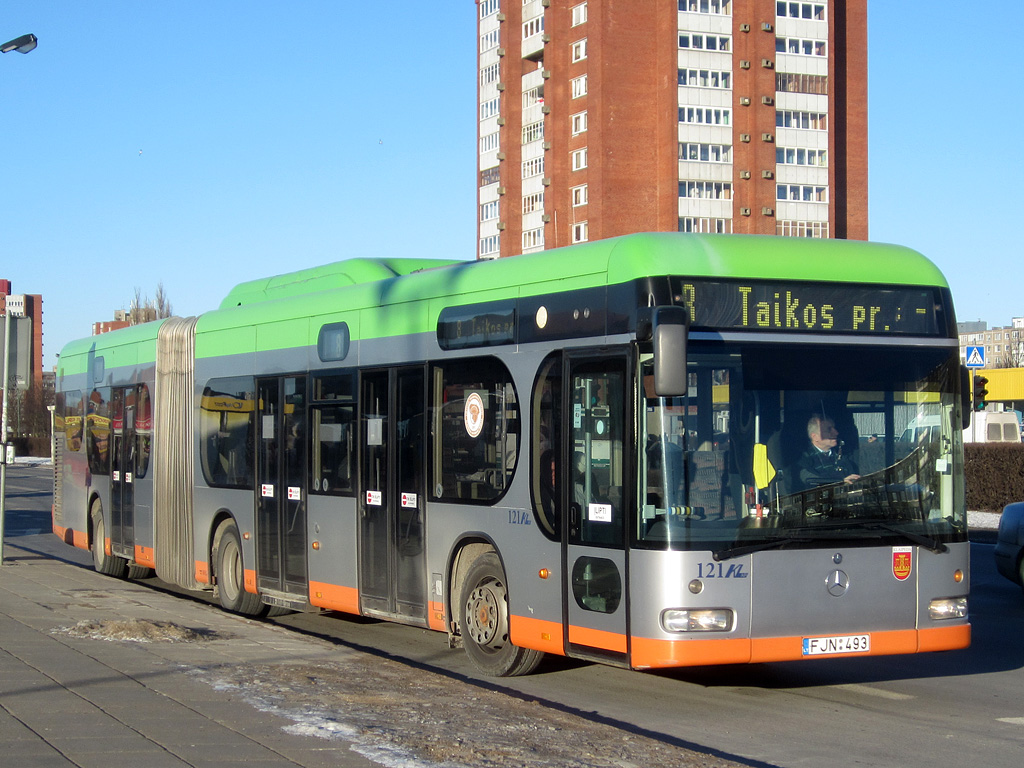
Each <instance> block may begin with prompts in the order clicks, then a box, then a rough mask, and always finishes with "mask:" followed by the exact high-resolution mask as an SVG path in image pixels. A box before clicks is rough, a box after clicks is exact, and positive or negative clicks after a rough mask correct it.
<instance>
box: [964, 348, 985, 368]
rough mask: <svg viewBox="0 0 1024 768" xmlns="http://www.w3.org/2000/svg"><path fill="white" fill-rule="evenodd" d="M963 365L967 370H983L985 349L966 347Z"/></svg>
mask: <svg viewBox="0 0 1024 768" xmlns="http://www.w3.org/2000/svg"><path fill="white" fill-rule="evenodd" d="M965 365H966V366H967V367H968V368H984V367H985V347H968V348H967V362H966V363H965Z"/></svg>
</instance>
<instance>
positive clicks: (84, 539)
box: [71, 530, 89, 549]
mask: <svg viewBox="0 0 1024 768" xmlns="http://www.w3.org/2000/svg"><path fill="white" fill-rule="evenodd" d="M71 543H72V544H74V545H75V546H76V547H78V548H79V549H88V548H89V534H88V533H86V532H85V531H74V530H73V531H71Z"/></svg>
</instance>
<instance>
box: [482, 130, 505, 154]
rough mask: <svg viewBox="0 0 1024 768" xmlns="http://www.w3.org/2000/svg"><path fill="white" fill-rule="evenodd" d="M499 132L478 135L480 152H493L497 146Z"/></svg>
mask: <svg viewBox="0 0 1024 768" xmlns="http://www.w3.org/2000/svg"><path fill="white" fill-rule="evenodd" d="M499 135H500V134H499V133H498V132H497V131H495V132H494V133H488V134H487V135H486V136H481V137H480V153H481V154H483V153H484V152H494V151H495V150H496V149H497V148H498V137H499Z"/></svg>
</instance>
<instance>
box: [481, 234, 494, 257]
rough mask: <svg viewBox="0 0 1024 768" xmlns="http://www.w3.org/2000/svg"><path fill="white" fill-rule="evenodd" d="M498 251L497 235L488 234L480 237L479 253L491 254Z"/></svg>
mask: <svg viewBox="0 0 1024 768" xmlns="http://www.w3.org/2000/svg"><path fill="white" fill-rule="evenodd" d="M497 252H498V236H497V235H488V236H487V237H481V238H480V255H481V256H493V255H494V254H496V253H497Z"/></svg>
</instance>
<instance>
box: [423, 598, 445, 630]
mask: <svg viewBox="0 0 1024 768" xmlns="http://www.w3.org/2000/svg"><path fill="white" fill-rule="evenodd" d="M427 626H428V627H430V628H431V629H436V630H437V631H438V632H444V631H445V630H446V629H448V624H447V623H446V622H445V620H444V603H440V602H437V601H434V600H431V601H430V605H429V606H428V607H427Z"/></svg>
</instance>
